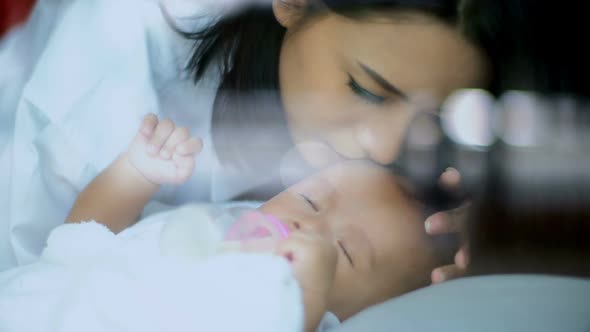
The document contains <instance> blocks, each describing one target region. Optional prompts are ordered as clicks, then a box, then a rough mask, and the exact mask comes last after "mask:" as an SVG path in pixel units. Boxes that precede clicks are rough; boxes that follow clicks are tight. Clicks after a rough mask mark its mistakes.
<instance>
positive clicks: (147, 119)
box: [138, 113, 158, 142]
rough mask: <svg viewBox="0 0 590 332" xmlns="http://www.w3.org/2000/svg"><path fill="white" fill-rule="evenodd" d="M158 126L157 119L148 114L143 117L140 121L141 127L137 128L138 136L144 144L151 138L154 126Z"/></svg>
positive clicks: (153, 115)
mask: <svg viewBox="0 0 590 332" xmlns="http://www.w3.org/2000/svg"><path fill="white" fill-rule="evenodd" d="M157 125H158V117H157V116H156V115H155V114H153V113H150V114H148V115H146V116H144V117H143V120H142V121H141V126H140V127H139V135H138V136H140V137H141V138H142V140H143V141H144V142H147V141H149V140H150V139H151V138H152V136H153V135H154V131H155V130H156V126H157Z"/></svg>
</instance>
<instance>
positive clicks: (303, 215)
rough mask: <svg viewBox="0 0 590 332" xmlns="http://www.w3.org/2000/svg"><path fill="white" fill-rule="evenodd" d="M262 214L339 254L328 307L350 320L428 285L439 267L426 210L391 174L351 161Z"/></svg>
mask: <svg viewBox="0 0 590 332" xmlns="http://www.w3.org/2000/svg"><path fill="white" fill-rule="evenodd" d="M260 210H261V211H262V212H264V213H270V214H272V215H274V216H276V217H278V218H279V219H280V220H282V221H283V222H284V223H285V224H286V225H287V226H288V227H289V228H290V229H291V230H292V231H297V229H300V228H302V229H303V228H305V229H311V230H312V231H313V232H317V233H318V234H321V236H324V237H325V238H326V239H328V240H329V241H330V243H332V244H333V246H334V248H335V249H336V250H337V252H338V258H337V266H336V274H335V277H334V280H333V283H332V288H331V291H330V295H329V298H328V304H329V308H328V309H329V310H330V311H332V312H334V313H335V314H336V315H337V316H338V317H339V318H340V319H346V318H348V317H350V316H351V315H353V314H355V313H357V312H359V311H360V310H362V309H364V308H366V307H368V306H370V305H373V304H376V303H379V302H382V301H384V300H386V299H388V298H391V297H393V296H396V295H400V294H402V293H405V292H407V291H410V290H413V289H415V288H418V287H420V286H422V285H424V284H426V283H427V282H428V280H429V271H430V269H431V265H432V258H431V257H432V255H431V252H430V246H429V245H428V239H427V235H426V234H425V232H424V230H423V226H422V224H423V223H422V218H421V213H420V209H419V206H418V204H417V203H416V202H414V201H413V200H412V199H411V198H409V197H408V196H407V195H406V194H404V192H403V191H402V190H401V189H400V187H399V186H398V185H397V181H396V179H395V178H394V177H393V176H392V175H391V174H390V173H389V172H387V171H386V170H385V169H383V168H380V167H377V166H374V165H372V164H369V163H366V162H359V161H350V162H345V163H342V164H339V165H337V166H334V167H330V168H328V169H326V170H324V171H322V172H320V173H318V174H316V175H314V176H311V177H310V178H308V179H306V180H304V181H302V182H300V183H298V184H296V185H294V186H292V187H290V188H289V189H287V190H286V191H284V192H282V193H281V194H279V195H277V196H275V197H273V198H272V199H271V200H270V201H268V202H267V203H265V204H264V205H263V206H262V207H261V208H260Z"/></svg>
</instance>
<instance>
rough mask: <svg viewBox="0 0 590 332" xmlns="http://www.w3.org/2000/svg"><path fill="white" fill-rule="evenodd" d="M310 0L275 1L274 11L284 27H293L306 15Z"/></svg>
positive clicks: (273, 4) (273, 3) (273, 2)
mask: <svg viewBox="0 0 590 332" xmlns="http://www.w3.org/2000/svg"><path fill="white" fill-rule="evenodd" d="M308 2H309V0H273V1H272V10H273V12H274V14H275V18H276V19H277V21H278V22H279V24H281V25H282V26H283V27H285V28H287V29H289V28H291V27H293V26H294V25H295V24H296V23H297V22H299V20H300V19H301V18H302V17H303V15H304V14H305V9H306V8H307V5H308Z"/></svg>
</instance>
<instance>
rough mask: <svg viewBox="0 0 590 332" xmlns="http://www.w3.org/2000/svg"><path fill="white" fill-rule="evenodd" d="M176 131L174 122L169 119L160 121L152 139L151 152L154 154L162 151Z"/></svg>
mask: <svg viewBox="0 0 590 332" xmlns="http://www.w3.org/2000/svg"><path fill="white" fill-rule="evenodd" d="M173 131H174V123H173V122H172V121H170V120H168V119H166V120H162V121H160V123H158V125H157V126H156V130H155V132H154V134H153V135H152V137H151V139H150V143H149V144H150V147H149V152H150V153H151V154H153V155H157V154H158V153H160V149H161V148H162V146H163V145H164V143H165V142H166V140H167V139H168V137H170V135H171V134H172V132H173Z"/></svg>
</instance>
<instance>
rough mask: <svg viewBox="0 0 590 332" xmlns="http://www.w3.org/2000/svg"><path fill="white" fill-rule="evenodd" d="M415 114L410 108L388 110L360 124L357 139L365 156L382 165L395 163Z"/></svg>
mask: <svg viewBox="0 0 590 332" xmlns="http://www.w3.org/2000/svg"><path fill="white" fill-rule="evenodd" d="M414 114H415V112H414V111H413V110H412V109H409V108H407V109H394V110H388V111H386V112H384V113H383V114H381V115H379V116H375V117H372V118H371V119H368V120H367V121H365V122H363V123H362V124H360V125H359V126H358V128H357V139H358V142H359V144H360V146H361V148H362V149H363V150H364V151H365V154H366V155H367V156H368V157H369V158H370V159H372V160H373V161H375V162H377V163H379V164H382V165H387V164H390V163H391V162H393V161H394V160H395V159H396V158H397V155H398V154H399V151H400V149H401V146H402V142H403V140H404V137H405V135H406V132H407V127H408V125H409V123H410V121H411V119H412V117H413V116H414Z"/></svg>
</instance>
